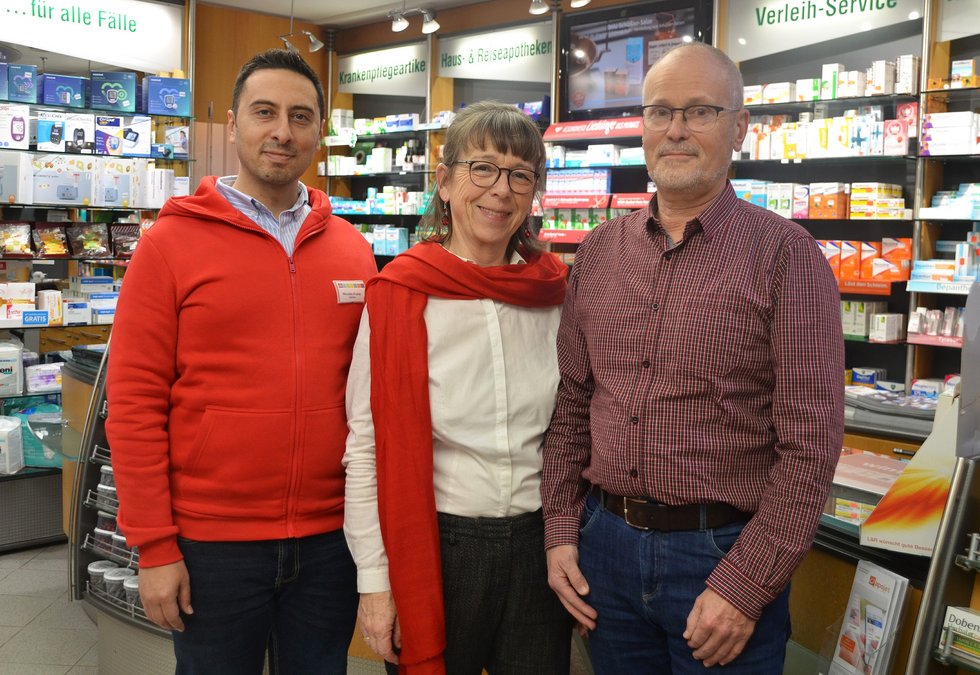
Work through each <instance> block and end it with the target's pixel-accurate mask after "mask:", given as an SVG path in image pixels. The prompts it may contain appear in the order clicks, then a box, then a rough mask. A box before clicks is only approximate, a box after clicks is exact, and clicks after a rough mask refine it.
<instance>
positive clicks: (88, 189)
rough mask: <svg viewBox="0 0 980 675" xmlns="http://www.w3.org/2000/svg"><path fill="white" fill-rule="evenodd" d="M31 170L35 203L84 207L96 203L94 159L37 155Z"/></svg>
mask: <svg viewBox="0 0 980 675" xmlns="http://www.w3.org/2000/svg"><path fill="white" fill-rule="evenodd" d="M32 166H33V168H34V201H35V202H36V203H38V204H59V205H69V204H72V205H81V206H85V205H89V204H93V203H94V202H95V176H94V172H93V169H94V167H95V160H94V158H84V159H83V158H81V157H77V156H72V155H41V154H38V155H34V158H33V161H32Z"/></svg>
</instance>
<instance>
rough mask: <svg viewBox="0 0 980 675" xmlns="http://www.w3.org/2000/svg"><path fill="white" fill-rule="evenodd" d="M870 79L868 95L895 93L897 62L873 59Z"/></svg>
mask: <svg viewBox="0 0 980 675" xmlns="http://www.w3.org/2000/svg"><path fill="white" fill-rule="evenodd" d="M870 72H871V77H870V78H869V81H868V86H867V95H868V96H887V95H889V94H894V93H895V62H894V61H884V60H882V61H873V62H872V63H871V68H870Z"/></svg>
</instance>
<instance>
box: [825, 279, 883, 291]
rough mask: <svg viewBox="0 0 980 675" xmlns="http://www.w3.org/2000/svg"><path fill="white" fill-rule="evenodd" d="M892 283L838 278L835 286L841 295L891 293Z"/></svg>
mask: <svg viewBox="0 0 980 675" xmlns="http://www.w3.org/2000/svg"><path fill="white" fill-rule="evenodd" d="M893 283H894V282H892V281H874V280H873V279H840V280H838V281H837V288H838V289H839V290H840V293H841V295H891V294H892V284H893Z"/></svg>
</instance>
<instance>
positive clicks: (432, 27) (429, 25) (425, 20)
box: [422, 10, 439, 35]
mask: <svg viewBox="0 0 980 675" xmlns="http://www.w3.org/2000/svg"><path fill="white" fill-rule="evenodd" d="M437 30H439V22H438V21H436V13H435V12H432V11H428V10H425V11H423V12H422V33H424V34H425V35H428V34H429V33H435V32H436V31H437Z"/></svg>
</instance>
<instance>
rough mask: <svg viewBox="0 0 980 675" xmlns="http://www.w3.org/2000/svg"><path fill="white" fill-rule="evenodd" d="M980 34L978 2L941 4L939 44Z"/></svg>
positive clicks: (957, 0) (951, 0)
mask: <svg viewBox="0 0 980 675" xmlns="http://www.w3.org/2000/svg"><path fill="white" fill-rule="evenodd" d="M977 33H980V7H977V0H943V2H940V3H939V38H938V40H939V42H946V41H947V40H956V39H957V38H962V37H967V36H968V35H976V34H977Z"/></svg>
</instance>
